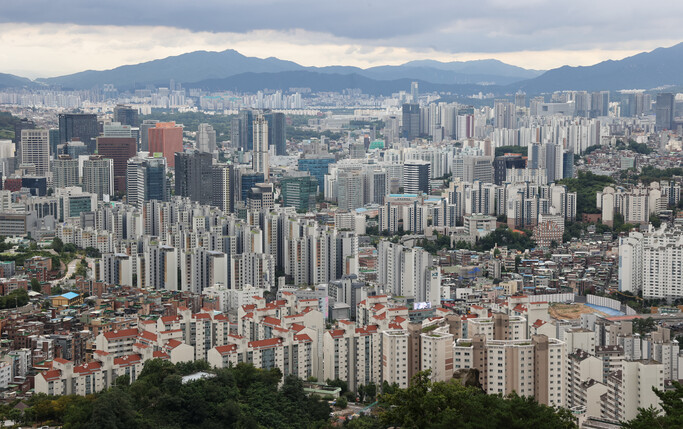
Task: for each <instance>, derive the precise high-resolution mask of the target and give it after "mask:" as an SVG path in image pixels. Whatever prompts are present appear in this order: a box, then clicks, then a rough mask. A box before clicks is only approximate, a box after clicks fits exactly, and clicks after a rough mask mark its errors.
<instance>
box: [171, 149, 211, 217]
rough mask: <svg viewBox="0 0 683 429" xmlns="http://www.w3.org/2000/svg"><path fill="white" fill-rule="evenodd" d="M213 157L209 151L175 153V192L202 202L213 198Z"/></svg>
mask: <svg viewBox="0 0 683 429" xmlns="http://www.w3.org/2000/svg"><path fill="white" fill-rule="evenodd" d="M212 162H213V157H212V156H211V154H210V153H207V152H198V151H194V150H189V151H187V152H177V153H176V154H175V173H176V174H175V194H176V195H179V196H182V197H188V198H190V199H191V200H192V201H197V202H199V203H201V204H211V201H212V198H213V185H212V167H211V164H212Z"/></svg>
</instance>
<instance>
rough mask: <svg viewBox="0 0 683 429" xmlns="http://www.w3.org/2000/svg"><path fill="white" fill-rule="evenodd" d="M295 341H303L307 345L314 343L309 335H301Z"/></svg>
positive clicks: (296, 336) (295, 337)
mask: <svg viewBox="0 0 683 429" xmlns="http://www.w3.org/2000/svg"><path fill="white" fill-rule="evenodd" d="M294 341H303V342H305V343H308V342H312V341H313V340H311V337H309V336H308V334H300V335H295V336H294Z"/></svg>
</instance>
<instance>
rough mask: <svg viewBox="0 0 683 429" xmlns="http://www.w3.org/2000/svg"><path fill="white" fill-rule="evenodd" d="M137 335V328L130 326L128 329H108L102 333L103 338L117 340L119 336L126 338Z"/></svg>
mask: <svg viewBox="0 0 683 429" xmlns="http://www.w3.org/2000/svg"><path fill="white" fill-rule="evenodd" d="M137 335H138V330H137V328H130V329H122V330H120V331H109V332H105V333H104V338H106V339H107V340H117V339H121V338H127V337H131V338H132V337H137Z"/></svg>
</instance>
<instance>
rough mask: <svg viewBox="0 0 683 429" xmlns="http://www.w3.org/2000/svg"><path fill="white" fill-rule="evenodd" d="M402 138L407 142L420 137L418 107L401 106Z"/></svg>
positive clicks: (410, 105)
mask: <svg viewBox="0 0 683 429" xmlns="http://www.w3.org/2000/svg"><path fill="white" fill-rule="evenodd" d="M401 134H402V135H403V137H404V138H406V139H408V140H413V139H416V138H417V137H418V136H419V135H420V105H419V104H404V105H403V132H402V133H401Z"/></svg>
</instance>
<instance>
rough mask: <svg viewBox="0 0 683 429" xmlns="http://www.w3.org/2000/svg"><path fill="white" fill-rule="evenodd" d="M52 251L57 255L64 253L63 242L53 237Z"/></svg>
mask: <svg viewBox="0 0 683 429" xmlns="http://www.w3.org/2000/svg"><path fill="white" fill-rule="evenodd" d="M52 249H53V250H54V251H55V252H57V253H62V252H63V251H64V242H63V241H62V239H61V238H59V237H55V238H53V239H52Z"/></svg>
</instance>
